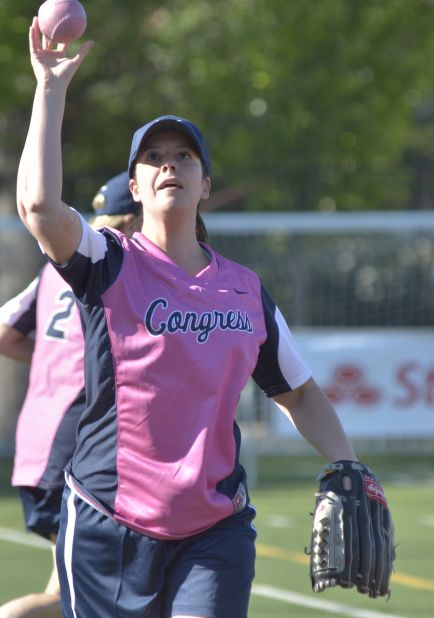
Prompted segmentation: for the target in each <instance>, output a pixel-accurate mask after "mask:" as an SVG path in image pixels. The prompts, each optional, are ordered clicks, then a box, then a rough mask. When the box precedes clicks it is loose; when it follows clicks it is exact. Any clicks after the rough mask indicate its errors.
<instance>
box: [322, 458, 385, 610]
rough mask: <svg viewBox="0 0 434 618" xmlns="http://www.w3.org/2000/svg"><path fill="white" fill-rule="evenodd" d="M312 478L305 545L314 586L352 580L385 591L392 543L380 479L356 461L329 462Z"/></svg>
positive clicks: (374, 592)
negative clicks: (312, 507)
mask: <svg viewBox="0 0 434 618" xmlns="http://www.w3.org/2000/svg"><path fill="white" fill-rule="evenodd" d="M317 480H319V481H320V485H319V492H318V493H317V494H316V506H315V511H314V513H313V531H312V539H311V547H310V576H311V580H312V588H313V590H314V592H321V591H322V590H325V589H326V588H331V587H333V586H342V588H352V587H353V586H356V587H357V590H358V592H361V593H363V594H368V595H369V596H370V597H372V598H376V597H381V596H390V589H389V580H390V576H391V574H392V571H393V561H394V559H395V548H394V544H393V524H392V518H391V515H390V511H389V508H388V506H387V501H386V498H385V495H384V491H383V489H382V487H381V485H380V484H379V482H378V481H377V479H376V478H375V476H374V475H373V473H372V472H371V471H370V470H369V468H367V467H366V466H364V465H363V464H361V463H359V462H356V461H337V462H335V463H332V464H329V465H327V466H326V467H325V468H324V469H323V471H322V472H321V474H320V475H319V477H318V479H317Z"/></svg>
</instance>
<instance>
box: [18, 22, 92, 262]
mask: <svg viewBox="0 0 434 618" xmlns="http://www.w3.org/2000/svg"><path fill="white" fill-rule="evenodd" d="M29 46H30V58H31V63H32V67H33V71H34V73H35V77H36V80H37V86H36V91H35V97H34V102H33V109H32V116H31V120H30V126H29V131H28V134H27V139H26V142H25V145H24V149H23V153H22V156H21V160H20V165H19V169H18V179H17V206H18V213H19V215H20V217H21V219H22V221H23V223H24V224H25V226H26V227H27V228H28V229H29V230H30V232H31V234H33V236H34V237H35V238H36V239H37V240H38V241H39V242H40V243H41V245H42V246H43V248H44V250H45V252H46V253H47V255H48V256H49V257H50V258H52V259H53V260H54V261H56V262H58V263H64V262H67V261H68V260H69V259H70V257H71V256H72V255H73V254H74V252H75V250H76V249H77V247H78V245H79V242H80V239H81V223H80V220H79V218H78V215H77V214H76V213H75V211H73V210H72V209H71V208H69V206H67V205H66V204H64V203H63V202H62V182H63V169H62V144H61V133H62V123H63V115H64V110H65V100H66V92H67V89H68V86H69V83H70V81H71V79H72V77H73V76H74V74H75V72H76V71H77V69H78V68H79V66H80V64H81V63H82V61H83V60H84V58H85V57H86V55H87V53H88V51H89V50H90V48H91V47H92V46H93V43H92V42H88V43H85V44H84V45H82V46H81V47H80V49H79V50H78V52H77V54H76V55H75V56H74V57H72V58H69V57H68V56H67V46H66V45H58V46H57V48H56V49H53V48H52V46H51V44H50V42H49V41H47V40H46V39H45V37H42V38H41V34H40V32H39V26H38V20H37V18H36V17H35V18H34V19H33V23H32V25H31V27H30V31H29Z"/></svg>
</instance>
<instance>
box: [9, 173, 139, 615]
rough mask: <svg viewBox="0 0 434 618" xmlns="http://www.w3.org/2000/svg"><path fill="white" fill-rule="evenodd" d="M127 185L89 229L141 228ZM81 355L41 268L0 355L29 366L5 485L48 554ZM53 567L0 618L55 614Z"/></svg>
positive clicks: (99, 206) (69, 314)
mask: <svg viewBox="0 0 434 618" xmlns="http://www.w3.org/2000/svg"><path fill="white" fill-rule="evenodd" d="M128 181H129V177H128V174H127V173H126V172H124V173H122V174H119V175H118V176H115V177H114V178H112V179H111V180H109V181H108V182H107V184H106V185H104V186H103V187H101V189H100V190H99V191H98V193H97V194H96V195H95V197H94V199H93V203H92V206H93V208H94V216H93V218H92V220H91V221H90V224H91V225H92V226H93V227H95V228H98V227H102V226H110V227H112V228H114V229H118V230H120V231H121V232H123V233H124V234H126V235H128V236H131V235H132V234H133V233H134V231H136V230H138V229H141V226H142V212H141V207H140V205H138V204H137V202H134V200H133V199H132V196H131V193H130V190H129V187H128ZM33 334H34V335H35V337H34V338H33ZM83 352H84V341H83V332H82V327H81V323H80V318H79V314H78V311H77V308H76V305H75V302H74V298H73V294H72V291H71V288H70V287H69V286H68V285H67V284H66V283H65V281H64V280H63V279H62V278H61V277H60V276H59V274H58V273H57V272H56V270H55V269H54V268H53V267H52V266H51V264H47V265H46V266H44V268H43V269H42V270H41V272H40V274H39V276H38V277H37V278H36V279H35V280H34V281H32V283H31V284H30V285H29V286H28V287H27V288H26V289H25V290H24V291H23V292H21V294H19V295H18V296H16V297H15V298H13V299H12V300H10V301H9V302H7V303H6V304H5V305H3V307H1V308H0V353H1V354H3V355H5V356H8V357H10V358H14V359H15V360H19V361H23V362H28V363H30V361H32V364H31V369H30V378H29V386H28V390H27V394H26V397H25V400H24V403H23V406H22V409H21V412H20V416H19V419H18V426H17V433H16V446H15V459H14V469H13V476H12V485H14V486H15V487H17V489H18V491H19V493H20V497H21V501H22V504H23V509H24V517H25V521H26V526H27V529H28V530H31V531H33V532H35V533H36V534H39V535H41V536H43V537H45V538H47V539H50V540H51V542H52V544H53V551H54V547H55V540H56V537H57V531H58V527H59V519H60V505H61V498H62V492H63V486H64V472H63V470H64V467H65V465H66V464H67V462H68V461H69V459H70V458H71V455H72V453H73V450H74V447H75V433H76V425H77V422H78V419H79V416H80V414H81V412H82V410H83V409H84V404H85V396H84V368H83ZM53 558H54V555H53ZM53 562H54V567H53V572H52V574H51V576H50V579H49V581H48V584H47V586H46V588H45V591H44V592H43V593H39V594H31V595H27V596H24V597H21V598H18V599H14V600H12V601H10V602H8V603H6V604H5V605H3V606H2V607H1V608H0V617H1V618H18V617H27V618H30V617H31V616H32V617H33V616H60V591H59V582H58V577H57V571H56V566H55V561H53Z"/></svg>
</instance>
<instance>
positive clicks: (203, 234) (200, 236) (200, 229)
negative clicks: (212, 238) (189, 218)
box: [196, 208, 208, 243]
mask: <svg viewBox="0 0 434 618" xmlns="http://www.w3.org/2000/svg"><path fill="white" fill-rule="evenodd" d="M196 238H197V240H199V241H200V242H206V243H208V231H207V229H206V227H205V223H204V222H203V219H202V217H201V216H200V214H199V208H198V209H197V212H196Z"/></svg>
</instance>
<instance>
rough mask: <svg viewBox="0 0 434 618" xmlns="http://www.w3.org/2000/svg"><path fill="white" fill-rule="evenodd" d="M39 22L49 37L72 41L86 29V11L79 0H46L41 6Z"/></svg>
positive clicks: (40, 27) (43, 32)
mask: <svg viewBox="0 0 434 618" xmlns="http://www.w3.org/2000/svg"><path fill="white" fill-rule="evenodd" d="M38 23H39V29H40V30H41V32H42V34H44V35H45V36H46V37H47V39H50V40H51V41H53V42H54V43H71V42H72V41H75V39H78V38H79V37H80V36H81V35H82V34H83V32H84V31H85V30H86V25H87V20H86V12H85V10H84V8H83V5H82V4H81V3H80V2H79V1H78V0H46V2H44V3H43V4H41V6H40V7H39V11H38Z"/></svg>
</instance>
